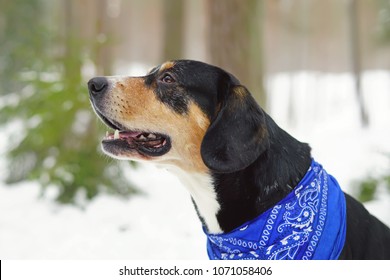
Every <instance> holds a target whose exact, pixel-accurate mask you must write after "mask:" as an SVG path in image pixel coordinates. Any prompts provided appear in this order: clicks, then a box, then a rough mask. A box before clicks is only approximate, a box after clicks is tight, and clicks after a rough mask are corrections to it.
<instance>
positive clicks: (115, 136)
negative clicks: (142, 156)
mask: <svg viewBox="0 0 390 280" xmlns="http://www.w3.org/2000/svg"><path fill="white" fill-rule="evenodd" d="M114 139H119V130H118V129H115V133H114Z"/></svg>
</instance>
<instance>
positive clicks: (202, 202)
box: [172, 117, 311, 233]
mask: <svg viewBox="0 0 390 280" xmlns="http://www.w3.org/2000/svg"><path fill="white" fill-rule="evenodd" d="M267 125H268V133H269V137H270V147H269V149H268V150H267V151H266V152H264V153H263V154H262V155H260V157H259V158H258V159H257V160H256V161H255V162H253V163H252V164H251V165H250V166H248V167H247V168H245V169H243V170H240V171H237V172H234V173H213V172H210V173H188V172H185V171H182V170H181V169H179V168H174V170H172V171H174V173H176V175H178V177H179V178H180V179H181V181H182V182H183V184H184V185H185V186H186V187H187V189H188V190H189V192H190V194H191V197H192V199H193V202H194V204H195V208H196V210H197V212H198V216H199V218H200V219H201V221H202V223H203V225H204V227H205V228H206V230H207V231H208V232H209V233H223V232H229V231H231V230H233V229H235V228H237V227H239V226H240V225H242V224H244V223H245V222H247V221H250V220H252V219H254V218H255V217H257V216H259V215H260V214H261V213H263V212H264V211H266V210H267V209H269V208H271V207H272V206H274V205H275V204H276V203H277V202H278V201H280V200H281V199H283V198H284V197H285V196H286V195H287V194H288V193H290V192H291V191H292V190H293V188H295V186H296V185H297V184H298V183H299V181H300V180H301V179H302V178H303V177H304V175H305V174H306V172H307V170H308V168H309V166H310V164H311V156H310V147H309V146H308V145H307V144H305V143H301V142H299V141H297V140H296V139H295V138H293V137H292V136H290V135H289V134H288V133H286V132H285V131H284V130H282V129H280V128H279V127H278V126H277V125H276V124H275V123H274V122H273V120H272V119H271V118H269V117H268V120H267Z"/></svg>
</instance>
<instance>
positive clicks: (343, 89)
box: [0, 71, 390, 260]
mask: <svg viewBox="0 0 390 280" xmlns="http://www.w3.org/2000/svg"><path fill="white" fill-rule="evenodd" d="M362 85H363V92H364V99H365V103H366V105H367V108H368V113H369V117H370V126H369V127H368V128H362V127H361V125H360V121H359V114H358V106H357V101H356V97H355V93H354V89H353V80H352V76H351V75H349V74H323V73H313V72H299V73H281V74H278V75H274V76H272V77H269V78H268V79H267V90H268V94H269V109H268V113H269V114H270V115H271V116H272V117H273V118H274V119H275V121H276V122H277V123H278V124H279V125H280V126H281V127H282V128H284V129H285V130H287V131H288V132H289V133H290V134H292V135H293V136H294V137H296V138H297V139H299V140H301V141H304V142H308V143H309V144H310V145H311V147H312V152H313V156H314V157H315V159H316V160H317V161H318V162H320V163H321V164H322V165H323V166H324V167H325V168H326V169H327V171H328V173H330V174H332V175H334V176H335V177H336V178H337V180H338V181H339V183H340V185H341V186H342V188H343V189H344V190H345V191H346V192H348V193H351V194H354V192H356V190H354V188H353V186H354V185H353V182H354V181H355V180H358V179H361V178H364V177H366V176H368V175H380V174H383V173H385V172H389V167H390V164H389V160H388V157H386V156H385V155H384V154H386V153H390V73H389V72H385V71H371V72H365V73H364V75H363V84H362ZM290 100H291V101H290ZM291 110H292V111H291ZM289 112H292V115H293V118H290V117H289V116H290V114H289ZM6 132H7V130H6V129H3V130H2V131H0V156H1V158H0V176H3V175H4V172H3V171H4V151H5V149H6V145H7V141H8V140H7V137H6ZM1 170H2V171H1ZM128 174H129V178H130V180H132V182H134V183H135V185H136V186H137V187H138V188H139V189H140V190H142V191H143V192H144V193H143V194H141V195H136V196H133V197H131V198H130V199H121V198H118V197H113V196H109V195H104V194H102V195H99V196H98V197H97V198H96V199H94V200H93V201H92V202H90V203H89V204H87V205H86V207H85V209H80V208H77V207H74V206H67V205H65V206H64V205H58V204H56V203H55V202H53V200H52V198H53V194H54V192H55V190H49V191H48V192H46V193H45V194H44V195H42V193H41V189H40V186H39V185H37V184H35V183H22V184H18V185H17V186H12V187H8V186H5V185H4V184H3V183H1V182H0V259H105V260H108V259H193V260H196V259H206V258H207V254H206V239H205V236H204V234H203V231H202V228H201V224H200V222H199V221H198V218H197V216H196V214H195V211H194V209H193V206H192V202H191V200H190V197H189V194H188V193H187V192H186V190H185V188H184V187H183V186H182V185H181V184H180V183H179V181H178V180H177V179H176V178H175V177H174V176H173V175H170V174H169V173H168V172H167V171H165V170H162V169H156V168H155V167H153V166H151V165H143V166H140V167H139V168H138V169H135V170H134V169H129V172H128ZM365 205H366V207H367V208H368V209H369V211H371V212H372V213H373V214H375V215H376V216H377V217H379V218H380V219H381V220H382V221H383V222H385V223H386V224H388V225H390V196H389V192H388V191H387V190H385V189H380V190H379V191H378V192H377V197H376V199H375V200H373V201H370V202H368V203H366V204H365Z"/></svg>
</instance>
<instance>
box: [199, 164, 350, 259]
mask: <svg viewBox="0 0 390 280" xmlns="http://www.w3.org/2000/svg"><path fill="white" fill-rule="evenodd" d="M345 233H346V206H345V197H344V193H343V192H342V191H341V189H340V186H339V184H338V183H337V181H336V180H335V179H334V178H333V177H332V176H331V175H329V174H327V173H326V171H325V170H324V169H323V168H322V166H321V165H320V164H318V163H317V162H315V161H314V160H313V161H312V164H311V166H310V168H309V170H308V171H307V173H306V175H305V176H304V178H303V179H302V180H301V182H300V183H299V184H298V185H297V187H296V188H295V189H294V190H293V191H292V192H291V193H289V194H288V195H287V196H286V197H285V198H284V199H283V200H281V201H280V202H279V203H278V204H276V205H275V206H274V207H272V208H271V209H269V210H267V211H266V212H264V213H262V214H261V215H260V216H259V217H257V218H255V219H254V220H252V221H250V222H247V223H245V224H244V225H242V226H241V227H239V228H237V229H235V230H233V231H231V232H229V233H224V234H208V233H207V232H206V234H207V253H208V255H209V258H210V259H228V260H236V259H261V260H285V259H288V260H298V259H303V260H310V259H337V258H338V257H339V255H340V253H341V251H342V249H343V246H344V242H345Z"/></svg>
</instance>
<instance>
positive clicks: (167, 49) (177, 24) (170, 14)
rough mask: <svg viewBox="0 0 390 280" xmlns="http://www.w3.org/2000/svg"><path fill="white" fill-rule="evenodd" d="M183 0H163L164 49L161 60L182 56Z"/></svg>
mask: <svg viewBox="0 0 390 280" xmlns="http://www.w3.org/2000/svg"><path fill="white" fill-rule="evenodd" d="M183 2H184V1H183V0H164V2H163V5H164V6H163V12H164V49H163V54H162V56H163V60H172V59H179V58H182V56H183V24H184V23H183V8H184V4H183Z"/></svg>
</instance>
